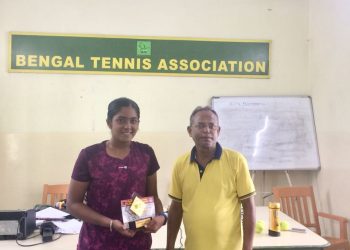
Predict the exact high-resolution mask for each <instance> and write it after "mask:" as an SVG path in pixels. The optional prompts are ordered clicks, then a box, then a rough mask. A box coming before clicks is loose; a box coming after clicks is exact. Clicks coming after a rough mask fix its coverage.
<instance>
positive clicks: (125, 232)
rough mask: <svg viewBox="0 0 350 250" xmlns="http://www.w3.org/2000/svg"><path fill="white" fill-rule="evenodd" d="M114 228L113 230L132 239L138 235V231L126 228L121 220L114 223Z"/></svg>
mask: <svg viewBox="0 0 350 250" xmlns="http://www.w3.org/2000/svg"><path fill="white" fill-rule="evenodd" d="M112 228H113V230H115V231H117V232H119V233H120V234H121V235H124V236H126V237H130V238H131V237H134V235H135V234H136V231H134V230H130V229H128V228H125V227H124V224H123V223H121V222H120V221H119V220H113V221H112Z"/></svg>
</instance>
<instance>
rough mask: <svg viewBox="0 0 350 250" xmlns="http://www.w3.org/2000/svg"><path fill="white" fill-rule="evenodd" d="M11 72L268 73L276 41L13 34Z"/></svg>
mask: <svg viewBox="0 0 350 250" xmlns="http://www.w3.org/2000/svg"><path fill="white" fill-rule="evenodd" d="M9 36H10V37H9V43H10V44H9V48H10V51H9V72H31V73H33V72H41V73H75V74H142V75H171V76H177V75H178V76H204V77H205V76H214V77H245V78H269V76H270V69H269V68H270V58H269V50H270V44H271V41H268V40H229V39H202V38H176V37H172V38H164V37H127V36H125V37H122V36H102V35H70V34H46V33H21V32H12V33H10V34H9Z"/></svg>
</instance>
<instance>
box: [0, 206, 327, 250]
mask: <svg viewBox="0 0 350 250" xmlns="http://www.w3.org/2000/svg"><path fill="white" fill-rule="evenodd" d="M268 216H269V213H268V208H267V207H257V208H256V219H257V220H263V221H265V224H266V225H268V219H269V218H268ZM280 219H281V220H286V221H288V222H289V224H290V227H295V228H303V229H305V230H306V232H305V233H296V232H289V231H282V232H281V236H280V237H271V236H269V235H268V228H266V229H265V230H264V231H263V232H262V233H261V234H255V237H254V249H265V250H276V249H299V250H302V249H304V250H319V249H323V248H325V247H327V246H329V243H328V241H326V240H325V239H323V238H322V237H320V236H319V235H317V234H315V233H314V232H312V231H311V230H309V229H308V228H306V227H304V226H303V225H301V224H300V223H298V222H297V221H295V220H293V219H292V218H290V217H289V216H287V215H285V214H284V213H282V212H280ZM181 227H182V228H183V225H182V226H181ZM183 234H184V230H183ZM152 236H153V244H152V249H164V248H165V245H166V227H162V228H161V229H160V230H159V231H158V232H157V233H156V234H152ZM185 238H186V236H185V235H183V239H182V244H183V245H184V242H185ZM40 240H41V237H37V238H34V239H28V240H25V241H21V242H22V244H33V243H36V242H40ZM77 242H78V235H63V236H62V237H61V238H60V239H58V240H57V241H53V242H49V243H46V244H42V245H38V246H33V247H30V249H33V250H47V249H50V250H74V249H76V244H77ZM175 246H176V247H177V248H178V247H180V246H181V242H180V233H179V234H178V238H177V240H176V245H175ZM0 249H6V250H17V249H23V248H22V247H21V246H18V245H17V244H16V242H15V241H14V240H5V241H0Z"/></svg>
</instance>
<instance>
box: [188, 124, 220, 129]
mask: <svg viewBox="0 0 350 250" xmlns="http://www.w3.org/2000/svg"><path fill="white" fill-rule="evenodd" d="M192 126H193V127H195V128H196V129H199V130H203V129H206V128H208V129H209V130H217V129H218V128H219V126H218V125H215V124H214V123H208V124H206V123H198V124H196V125H192Z"/></svg>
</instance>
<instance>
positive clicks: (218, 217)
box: [169, 144, 255, 250]
mask: <svg viewBox="0 0 350 250" xmlns="http://www.w3.org/2000/svg"><path fill="white" fill-rule="evenodd" d="M217 145H218V146H217V147H220V145H219V144H217ZM254 194H255V187H254V184H253V181H252V179H251V177H250V174H249V169H248V165H247V161H246V159H245V158H244V157H243V155H241V154H240V153H238V152H235V151H232V150H228V149H223V150H222V153H221V155H220V156H219V159H216V158H214V159H213V160H212V161H211V162H209V163H208V165H207V166H206V168H205V171H204V174H203V176H202V178H200V174H199V170H198V164H197V163H196V161H193V160H192V161H191V153H190V152H189V153H187V154H185V155H183V156H181V157H179V158H178V160H177V161H176V163H175V167H174V169H173V174H172V183H171V186H170V192H169V196H170V197H171V198H173V199H176V200H179V201H181V202H182V209H183V220H184V226H185V232H186V242H185V248H186V250H241V249H242V244H243V242H242V230H241V227H242V225H241V203H240V200H241V199H244V198H247V197H250V196H252V195H254Z"/></svg>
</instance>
